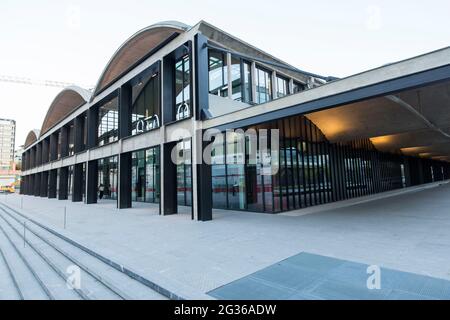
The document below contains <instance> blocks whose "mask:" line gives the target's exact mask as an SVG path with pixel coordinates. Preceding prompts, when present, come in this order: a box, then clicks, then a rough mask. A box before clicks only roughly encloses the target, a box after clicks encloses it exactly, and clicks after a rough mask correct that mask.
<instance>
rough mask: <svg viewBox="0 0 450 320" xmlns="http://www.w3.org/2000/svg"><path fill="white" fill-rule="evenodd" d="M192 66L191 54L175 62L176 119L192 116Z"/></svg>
mask: <svg viewBox="0 0 450 320" xmlns="http://www.w3.org/2000/svg"><path fill="white" fill-rule="evenodd" d="M190 91H191V66H190V59H189V55H185V56H184V57H183V58H181V59H179V60H178V61H176V62H175V97H176V100H175V120H182V119H185V118H188V117H190V116H191V108H190V95H191V92H190Z"/></svg>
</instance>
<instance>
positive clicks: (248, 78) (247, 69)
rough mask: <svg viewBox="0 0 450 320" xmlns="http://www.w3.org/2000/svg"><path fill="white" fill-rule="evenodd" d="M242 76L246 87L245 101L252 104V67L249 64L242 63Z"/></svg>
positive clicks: (244, 88) (244, 90)
mask: <svg viewBox="0 0 450 320" xmlns="http://www.w3.org/2000/svg"><path fill="white" fill-rule="evenodd" d="M242 69H243V70H242V74H243V82H244V87H243V90H242V94H243V99H242V100H243V101H244V102H246V103H251V102H252V101H253V95H252V65H251V63H249V62H246V61H243V62H242Z"/></svg>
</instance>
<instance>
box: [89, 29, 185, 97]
mask: <svg viewBox="0 0 450 320" xmlns="http://www.w3.org/2000/svg"><path fill="white" fill-rule="evenodd" d="M188 29H189V26H187V25H185V24H183V23H181V22H177V21H165V22H160V23H157V24H154V25H151V26H149V27H147V28H144V29H142V30H140V31H138V32H137V33H135V34H134V35H133V36H131V37H130V38H129V39H128V40H127V41H125V42H124V43H123V44H122V45H121V46H120V47H119V49H117V51H116V52H115V53H114V55H113V56H112V58H111V59H110V60H109V62H108V64H107V65H106V68H105V69H104V71H103V72H102V75H101V76H100V79H99V80H98V82H97V86H96V87H95V90H94V94H93V97H94V96H96V95H97V94H98V93H99V92H100V91H102V90H103V89H104V88H106V87H107V86H108V85H110V84H111V83H113V82H114V81H115V80H116V79H117V78H118V77H120V76H121V75H122V74H123V73H124V72H126V71H127V70H128V69H129V68H130V67H132V66H133V65H134V64H136V63H137V62H139V61H140V60H141V59H142V58H144V57H145V56H146V55H147V54H148V53H149V52H151V51H152V50H155V49H157V48H158V47H159V46H160V45H161V44H163V43H164V42H165V41H166V40H168V39H170V38H171V37H173V36H174V35H177V34H180V33H183V32H185V31H186V30H188Z"/></svg>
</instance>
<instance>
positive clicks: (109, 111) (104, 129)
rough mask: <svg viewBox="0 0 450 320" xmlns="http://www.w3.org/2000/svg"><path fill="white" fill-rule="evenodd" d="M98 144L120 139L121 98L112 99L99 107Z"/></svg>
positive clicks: (101, 144)
mask: <svg viewBox="0 0 450 320" xmlns="http://www.w3.org/2000/svg"><path fill="white" fill-rule="evenodd" d="M97 127H98V129H97V138H98V139H97V145H98V146H103V145H105V144H108V143H111V142H114V141H117V140H118V137H119V98H118V97H115V98H113V99H112V100H110V101H108V102H106V103H104V104H102V105H100V106H99V107H98V125H97Z"/></svg>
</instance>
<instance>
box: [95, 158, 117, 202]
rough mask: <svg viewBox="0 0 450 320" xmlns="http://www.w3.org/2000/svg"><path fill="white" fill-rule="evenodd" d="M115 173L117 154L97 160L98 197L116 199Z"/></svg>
mask: <svg viewBox="0 0 450 320" xmlns="http://www.w3.org/2000/svg"><path fill="white" fill-rule="evenodd" d="M117 173H118V170H117V156H114V157H109V158H104V159H100V160H98V186H97V189H98V194H99V198H100V196H102V199H112V200H117V178H118V176H117ZM102 191H103V192H102Z"/></svg>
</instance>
